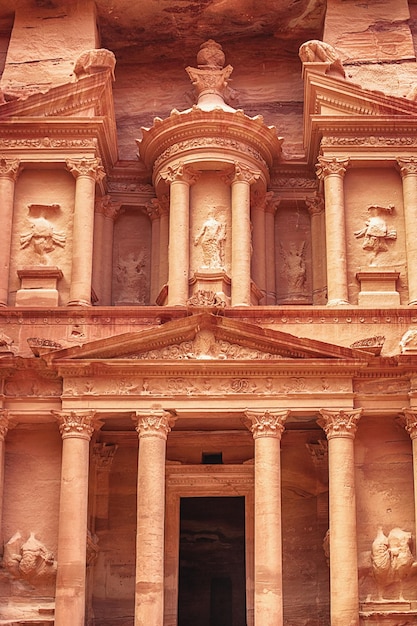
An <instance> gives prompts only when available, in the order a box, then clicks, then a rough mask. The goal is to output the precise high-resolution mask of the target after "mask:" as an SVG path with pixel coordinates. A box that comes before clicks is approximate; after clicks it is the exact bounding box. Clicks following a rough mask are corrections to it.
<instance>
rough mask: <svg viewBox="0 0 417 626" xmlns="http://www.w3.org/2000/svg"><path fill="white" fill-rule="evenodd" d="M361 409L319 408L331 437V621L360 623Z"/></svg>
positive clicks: (344, 625) (348, 625) (334, 624)
mask: <svg viewBox="0 0 417 626" xmlns="http://www.w3.org/2000/svg"><path fill="white" fill-rule="evenodd" d="M361 413H362V409H358V410H351V411H328V410H326V409H322V410H321V411H320V414H321V418H320V419H319V420H318V424H319V425H320V426H321V427H322V428H323V429H324V431H325V433H326V435H327V439H328V458H329V531H330V532H329V535H330V618H331V619H330V621H331V626H358V625H359V589H358V557H357V537H356V498H355V463H354V444H353V442H354V437H355V433H356V429H357V423H358V421H359V419H360V416H361Z"/></svg>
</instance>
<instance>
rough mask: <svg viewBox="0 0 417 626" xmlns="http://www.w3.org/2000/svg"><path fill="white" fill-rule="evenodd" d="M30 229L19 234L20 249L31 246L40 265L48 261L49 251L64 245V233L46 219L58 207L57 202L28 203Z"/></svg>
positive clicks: (46, 263)
mask: <svg viewBox="0 0 417 626" xmlns="http://www.w3.org/2000/svg"><path fill="white" fill-rule="evenodd" d="M28 209H29V222H30V229H29V230H28V232H26V233H23V234H22V235H21V236H20V247H21V249H22V250H23V249H25V248H29V247H30V248H31V249H32V250H33V252H34V253H35V254H36V256H37V257H38V262H39V264H40V265H48V264H49V263H50V257H49V256H48V255H49V253H50V252H53V251H54V250H55V248H56V247H57V246H60V247H61V248H63V247H64V246H65V241H66V235H65V234H64V233H60V232H57V231H56V230H55V228H54V225H53V223H52V222H51V221H50V219H48V216H49V214H50V213H51V212H55V211H56V210H58V209H59V204H49V205H47V204H45V205H42V204H29V205H28Z"/></svg>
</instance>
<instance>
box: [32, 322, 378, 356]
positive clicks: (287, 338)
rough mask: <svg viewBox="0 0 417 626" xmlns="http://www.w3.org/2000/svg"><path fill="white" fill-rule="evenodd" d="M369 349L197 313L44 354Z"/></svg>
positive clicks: (287, 353) (347, 352)
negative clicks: (336, 343) (355, 347)
mask: <svg viewBox="0 0 417 626" xmlns="http://www.w3.org/2000/svg"><path fill="white" fill-rule="evenodd" d="M370 356H372V355H371V354H368V353H364V352H363V351H360V350H354V349H351V348H345V347H343V346H337V345H334V344H329V343H325V342H322V341H317V340H314V339H307V338H300V337H296V336H294V335H291V334H289V333H284V332H281V331H277V330H272V329H267V328H262V327H260V326H257V325H256V324H252V323H247V322H242V321H240V320H235V319H228V318H225V317H223V316H217V315H212V314H208V313H200V314H196V315H192V316H190V317H186V318H183V319H179V320H174V321H170V322H167V323H165V324H162V325H159V326H154V327H152V328H149V329H147V330H142V331H136V332H128V333H123V334H121V335H115V336H113V337H109V338H106V339H99V340H97V341H91V342H88V343H85V344H84V345H82V346H74V347H71V348H66V349H61V350H55V351H52V352H49V353H48V354H47V355H44V358H45V359H46V360H47V361H48V362H49V363H53V362H55V363H56V362H58V361H59V362H63V361H66V362H68V361H71V362H79V361H80V360H87V361H92V360H94V361H96V360H106V361H108V360H115V359H124V360H129V361H130V362H133V361H138V360H140V361H143V360H148V361H153V362H154V361H161V360H162V361H165V360H166V361H172V360H177V361H183V360H196V361H197V360H198V361H204V360H205V361H208V360H210V361H213V360H218V361H221V360H222V361H223V360H249V361H250V360H263V359H266V360H274V359H339V360H344V361H346V360H358V359H359V360H367V359H368V358H369V357H370Z"/></svg>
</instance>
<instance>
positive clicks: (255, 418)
mask: <svg viewBox="0 0 417 626" xmlns="http://www.w3.org/2000/svg"><path fill="white" fill-rule="evenodd" d="M289 414H290V412H289V411H285V410H284V411H271V410H269V409H265V410H261V411H253V410H250V409H248V410H247V411H245V415H246V417H247V419H248V423H247V426H248V428H249V430H250V431H251V433H252V435H253V438H254V439H259V438H260V437H274V438H276V439H281V435H282V433H283V432H284V424H285V420H286V419H287V417H288V415H289Z"/></svg>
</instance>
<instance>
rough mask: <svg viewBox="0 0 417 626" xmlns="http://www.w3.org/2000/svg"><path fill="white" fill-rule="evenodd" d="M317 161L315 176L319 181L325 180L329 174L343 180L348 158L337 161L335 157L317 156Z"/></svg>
mask: <svg viewBox="0 0 417 626" xmlns="http://www.w3.org/2000/svg"><path fill="white" fill-rule="evenodd" d="M317 160H318V163H317V165H316V174H317V177H318V178H320V179H323V178H326V176H330V175H331V174H335V175H337V176H340V177H342V178H343V177H344V175H345V174H346V170H347V168H348V167H349V165H350V159H349V158H348V157H346V158H342V159H338V158H336V157H331V158H327V157H323V156H319V157H318V159H317Z"/></svg>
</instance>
